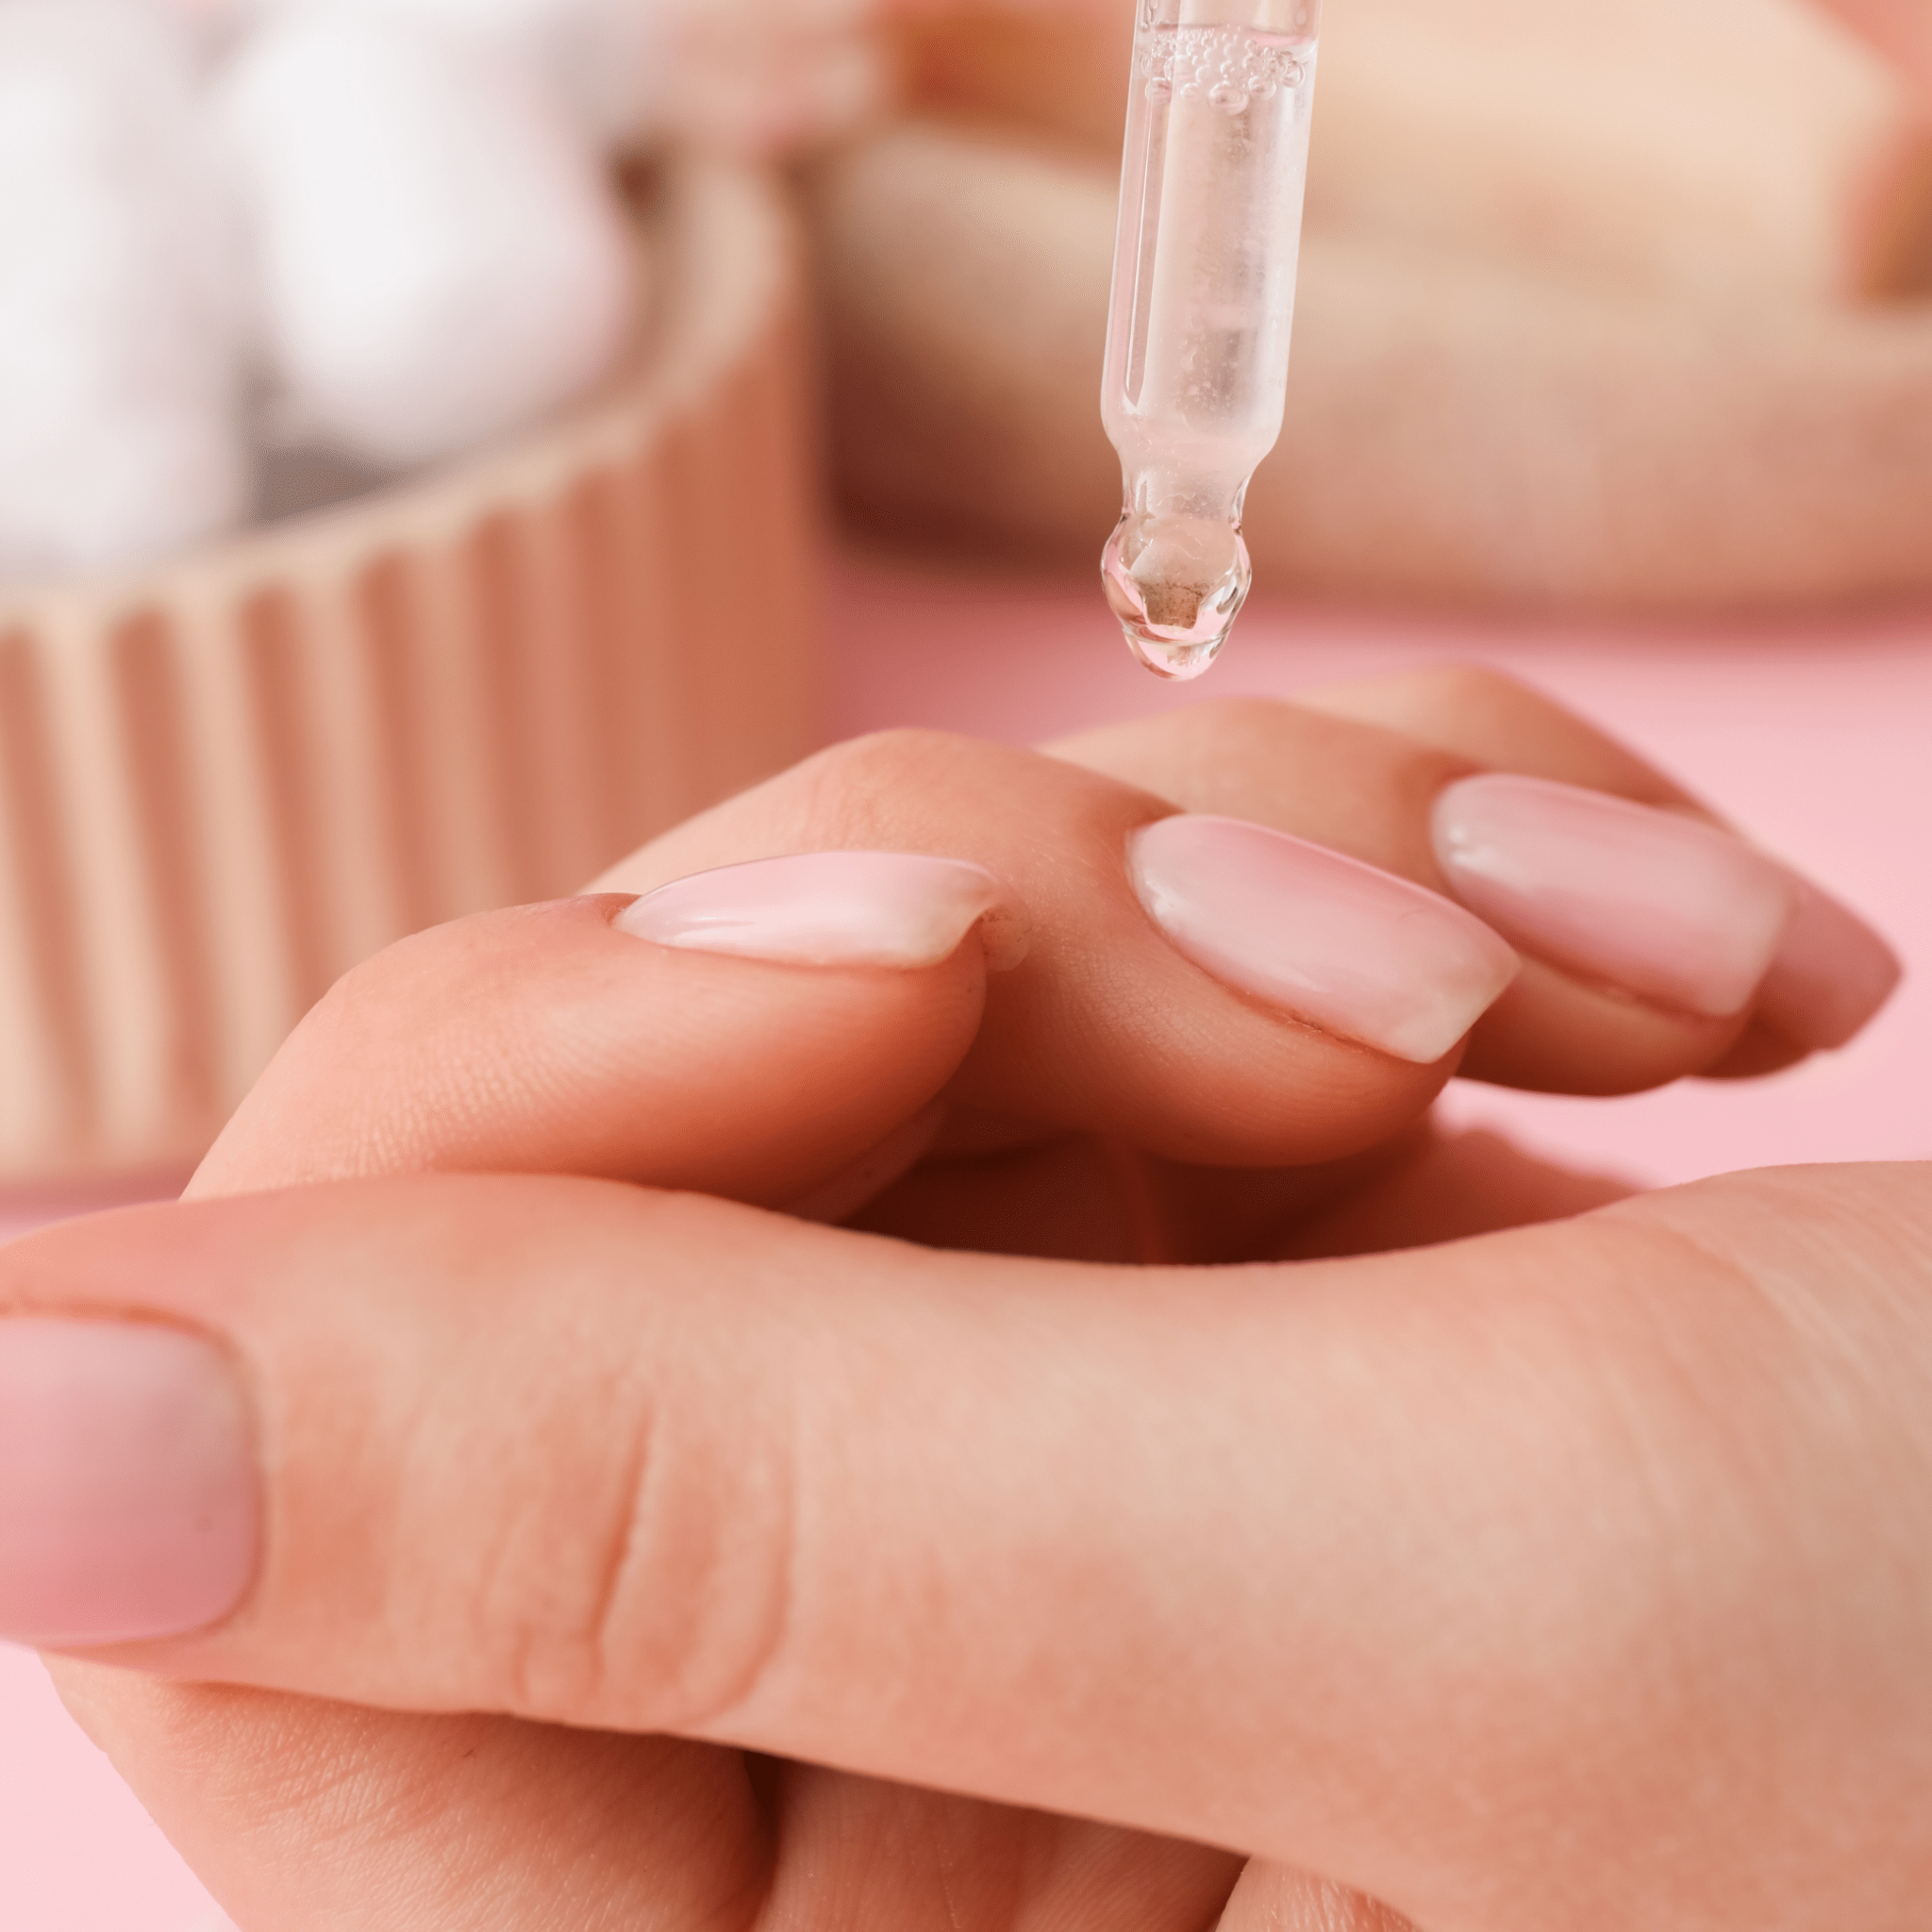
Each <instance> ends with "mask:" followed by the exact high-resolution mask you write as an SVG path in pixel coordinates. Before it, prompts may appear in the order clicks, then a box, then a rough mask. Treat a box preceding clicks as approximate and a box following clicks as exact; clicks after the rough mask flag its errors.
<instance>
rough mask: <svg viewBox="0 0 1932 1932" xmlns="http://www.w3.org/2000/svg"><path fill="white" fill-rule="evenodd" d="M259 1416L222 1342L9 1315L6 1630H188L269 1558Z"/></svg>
mask: <svg viewBox="0 0 1932 1932" xmlns="http://www.w3.org/2000/svg"><path fill="white" fill-rule="evenodd" d="M259 1519H260V1499H259V1486H258V1477H257V1474H256V1463H255V1453H254V1446H253V1441H252V1431H251V1429H250V1425H249V1420H248V1415H247V1411H246V1407H245V1405H244V1403H243V1400H242V1392H241V1389H240V1387H239V1385H238V1383H237V1381H236V1378H235V1374H234V1372H233V1370H232V1368H231V1367H230V1365H229V1364H228V1362H227V1361H226V1360H225V1357H223V1356H222V1354H221V1353H220V1351H219V1350H218V1349H216V1348H215V1347H214V1346H213V1345H212V1344H210V1343H209V1342H208V1341H203V1340H201V1339H200V1338H199V1337H197V1336H194V1335H191V1334H188V1333H186V1332H184V1331H182V1330H180V1329H176V1328H166V1327H161V1326H158V1325H156V1324H142V1323H135V1322H113V1321H98V1322H95V1321H70V1320H59V1319H52V1318H45V1317H39V1316H25V1315H16V1316H9V1317H6V1318H4V1319H0V1636H5V1637H8V1638H10V1639H12V1640H13V1641H16V1642H22V1643H34V1644H40V1645H43V1646H49V1647H52V1646H57V1645H77V1644H95V1643H115V1642H122V1641H131V1640H134V1639H137V1638H153V1637H168V1636H175V1635H177V1634H179V1633H180V1632H183V1631H188V1630H194V1629H199V1628H200V1627H201V1626H202V1625H204V1624H211V1623H213V1622H215V1621H216V1620H217V1619H218V1618H220V1617H222V1616H224V1615H225V1614H226V1613H227V1612H228V1611H229V1610H231V1609H232V1608H233V1607H235V1605H236V1604H237V1603H238V1602H239V1601H240V1599H241V1597H242V1593H243V1591H245V1590H246V1589H247V1587H248V1583H249V1579H250V1578H251V1577H252V1575H253V1574H254V1571H255V1562H256V1554H257V1548H258V1541H259Z"/></svg>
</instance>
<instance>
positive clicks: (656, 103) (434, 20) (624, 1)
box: [260, 0, 675, 149]
mask: <svg viewBox="0 0 1932 1932" xmlns="http://www.w3.org/2000/svg"><path fill="white" fill-rule="evenodd" d="M260 4H261V5H263V6H270V7H272V6H275V5H278V4H289V0H260ZM295 4H300V5H330V4H342V5H348V6H352V7H361V8H368V9H371V10H375V11H379V12H382V13H387V14H394V15H396V16H398V17H400V18H402V19H404V20H406V21H416V22H419V23H422V24H425V25H429V26H431V27H433V28H435V29H436V30H437V31H438V32H441V33H444V34H447V35H448V36H450V37H451V38H452V39H454V40H458V41H460V42H462V43H463V44H464V45H466V46H473V47H476V48H479V49H480V50H481V51H483V52H484V53H486V54H488V55H491V56H492V57H494V58H498V59H502V60H507V61H508V62H510V63H511V64H512V65H514V66H516V67H518V68H519V69H521V70H522V71H523V72H524V73H525V74H526V75H529V77H530V78H531V79H533V80H535V81H537V82H538V83H539V84H540V85H541V86H542V87H544V88H545V89H546V90H547V91H548V92H549V93H550V95H551V97H552V99H553V100H554V101H555V102H556V103H557V104H558V107H560V108H562V109H563V111H564V112H565V114H566V115H567V116H568V117H569V119H570V121H571V123H572V125H574V126H575V127H576V129H577V130H578V132H579V133H581V134H582V135H583V136H584V138H585V139H586V140H588V141H591V142H594V143H595V144H596V145H597V146H599V147H601V148H605V149H613V148H620V147H623V146H625V145H626V144H627V143H629V142H632V141H634V140H636V139H637V138H638V137H639V136H640V135H641V134H643V133H645V132H647V131H648V130H649V128H650V127H651V126H652V125H655V124H656V122H657V121H658V119H659V118H661V116H660V102H661V90H662V87H663V84H664V68H665V50H664V46H663V27H664V21H665V18H666V12H667V8H669V7H671V6H673V5H675V0H295Z"/></svg>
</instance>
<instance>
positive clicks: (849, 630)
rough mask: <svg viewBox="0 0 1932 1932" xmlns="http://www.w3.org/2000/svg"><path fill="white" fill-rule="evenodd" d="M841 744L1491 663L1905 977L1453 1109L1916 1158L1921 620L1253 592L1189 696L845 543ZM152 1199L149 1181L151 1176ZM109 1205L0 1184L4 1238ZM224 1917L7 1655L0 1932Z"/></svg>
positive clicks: (1039, 593) (1078, 617) (1925, 690)
mask: <svg viewBox="0 0 1932 1932" xmlns="http://www.w3.org/2000/svg"><path fill="white" fill-rule="evenodd" d="M833 588H834V591H835V596H836V604H835V612H836V626H835V629H836V639H835V646H834V662H833V691H832V712H831V724H832V726H833V730H834V735H836V736H841V737H843V736H848V735H850V734H852V733H855V732H859V731H866V730H873V729H876V728H878V727H881V726H884V725H889V724H928V725H936V726H941V727H943V728H946V729H950V730H958V731H968V732H974V733H979V734H982V735H986V736H991V737H999V738H1008V739H1018V740H1027V739H1035V738H1041V737H1045V736H1048V735H1050V734H1051V733H1054V732H1056V731H1064V730H1071V729H1073V728H1074V727H1075V726H1078V725H1081V724H1092V723H1098V722H1101V721H1104V720H1108V719H1117V718H1125V717H1130V716H1137V715H1141V714H1145V713H1150V712H1154V711H1158V710H1162V709H1165V708H1170V707H1173V706H1176V705H1186V704H1192V703H1197V702H1200V701H1201V700H1202V699H1204V698H1209V697H1214V696H1217V695H1223V694H1228V693H1234V692H1249V693H1256V692H1258V693H1264V694H1269V695H1274V696H1290V695H1292V694H1293V692H1294V691H1297V690H1301V689H1304V688H1306V687H1307V686H1310V685H1314V684H1319V683H1322V682H1324V681H1331V680H1335V679H1340V678H1348V677H1358V676H1366V675H1371V674H1374V673H1376V672H1381V671H1388V670H1393V669H1396V668H1399V667H1401V666H1403V665H1409V664H1417V663H1425V662H1443V661H1450V660H1471V659H1474V660H1480V661H1483V662H1486V663H1490V664H1493V665H1496V666H1498V667H1500V668H1502V669H1505V670H1507V671H1511V672H1514V673H1515V674H1517V675H1520V676H1523V677H1524V678H1527V679H1529V680H1530V681H1531V682H1533V683H1535V684H1538V685H1540V686H1541V688H1542V689H1544V690H1545V691H1550V692H1551V693H1553V694H1554V695H1556V696H1557V697H1559V698H1561V699H1563V700H1565V701H1566V702H1568V703H1570V704H1573V705H1574V706H1576V707H1578V708H1581V709H1583V710H1585V711H1587V712H1589V713H1590V714H1591V716H1593V717H1595V718H1596V719H1598V720H1600V721H1601V722H1603V723H1604V724H1607V725H1608V726H1610V727H1611V728H1612V729H1613V730H1615V731H1617V732H1619V733H1620V734H1621V735H1622V736H1624V738H1625V739H1627V740H1628V741H1630V742H1631V743H1633V744H1634V745H1636V746H1638V747H1639V748H1640V749H1641V750H1642V751H1644V752H1645V753H1647V754H1648V755H1650V756H1651V757H1652V758H1655V759H1657V761H1658V762H1660V763H1662V764H1664V765H1666V766H1668V767H1670V768H1671V769H1672V770H1674V771H1675V772H1676V773H1677V774H1679V775H1680V776H1682V777H1684V778H1685V779H1687V780H1688V781H1689V782H1691V784H1692V785H1693V786H1695V787H1696V788H1697V789H1698V790H1699V791H1702V792H1703V793H1704V794H1705V796H1706V797H1707V798H1709V799H1710V800H1711V801H1712V802H1713V803H1715V804H1716V805H1718V806H1719V807H1721V808H1723V809H1724V810H1725V811H1726V812H1728V813H1730V814H1731V815H1732V816H1733V817H1734V818H1736V819H1737V820H1738V821H1739V822H1740V824H1742V825H1744V826H1745V827H1747V828H1748V829H1749V830H1750V831H1751V832H1752V833H1753V834H1754V835H1755V836H1756V837H1757V839H1759V840H1760V841H1763V842H1764V843H1766V844H1768V845H1770V846H1772V847H1773V848H1774V849H1775V850H1777V851H1778V852H1780V853H1782V854H1783V855H1784V856H1785V857H1787V858H1790V859H1792V860H1794V861H1795V862H1796V863H1798V864H1799V865H1801V866H1803V867H1805V868H1807V869H1808V870H1810V871H1812V872H1813V873H1815V874H1818V875H1819V876H1820V877H1821V878H1822V879H1823V880H1824V882H1826V883H1827V884H1829V885H1830V886H1831V887H1832V888H1833V889H1834V890H1835V891H1839V892H1840V893H1841V894H1842V895H1843V896H1844V897H1845V898H1847V899H1848V900H1850V901H1851V902H1852V903H1853V904H1854V905H1855V906H1857V908H1859V909H1860V910H1862V911H1864V912H1865V913H1867V914H1868V915H1869V916H1871V917H1872V918H1874V920H1876V922H1877V923H1878V924H1880V925H1881V926H1882V927H1883V928H1884V930H1885V931H1886V933H1887V934H1888V936H1889V937H1890V939H1891V941H1893V943H1894V944H1895V945H1896V946H1897V947H1898V948H1899V950H1900V951H1901V952H1902V953H1903V954H1904V956H1905V958H1906V960H1907V980H1906V984H1905V986H1904V987H1903V988H1902V990H1901V991H1900V992H1899V994H1898V996H1897V997H1896V999H1895V1000H1894V1001H1893V1003H1892V1005H1891V1007H1890V1008H1889V1009H1888V1011H1887V1012H1886V1013H1885V1014H1884V1015H1882V1016H1881V1018H1880V1019H1879V1021H1878V1022H1877V1024H1875V1025H1874V1026H1873V1027H1872V1028H1871V1030H1870V1031H1869V1033H1867V1034H1866V1035H1865V1036H1864V1037H1863V1038H1861V1039H1860V1040H1858V1041H1855V1042H1854V1043H1853V1045H1852V1046H1850V1047H1849V1048H1847V1049H1846V1050H1845V1051H1844V1052H1842V1053H1840V1054H1836V1055H1826V1056H1823V1057H1821V1058H1817V1059H1815V1060H1813V1061H1812V1062H1810V1063H1808V1064H1807V1065H1806V1066H1804V1067H1802V1068H1799V1069H1797V1070H1795V1071H1793V1072H1792V1073H1790V1074H1784V1075H1782V1076H1780V1077H1778V1078H1776V1079H1774V1080H1771V1081H1768V1082H1760V1083H1756V1084H1754V1085H1751V1086H1749V1087H1730V1086H1721V1085H1710V1086H1701V1085H1697V1084H1694V1083H1691V1084H1686V1085H1684V1086H1681V1087H1677V1088H1674V1089H1671V1090H1669V1091H1665V1092H1662V1093H1657V1094H1650V1095H1644V1096H1641V1097H1639V1098H1635V1099H1630V1100H1623V1101H1614V1102H1607V1103H1606V1102H1577V1101H1566V1100H1556V1099H1549V1098H1544V1097H1535V1096H1525V1095H1519V1094H1506V1093H1500V1092H1496V1091H1492V1090H1490V1089H1486V1088H1481V1087H1475V1086H1468V1085H1463V1084H1461V1083H1458V1084H1457V1086H1456V1087H1455V1088H1453V1089H1452V1091H1451V1093H1450V1095H1449V1097H1448V1099H1447V1100H1446V1101H1445V1102H1444V1106H1445V1108H1447V1110H1448V1111H1449V1112H1450V1113H1451V1114H1452V1115H1453V1116H1454V1117H1455V1118H1457V1119H1459V1120H1465V1121H1481V1122H1485V1123H1490V1124H1496V1125H1500V1126H1502V1127H1504V1128H1506V1129H1507V1130H1508V1131H1510V1132H1512V1133H1514V1134H1515V1135H1516V1136H1517V1137H1518V1138H1519V1139H1521V1140H1524V1141H1530V1142H1533V1143H1535V1144H1537V1145H1538V1146H1541V1147H1542V1148H1544V1149H1548V1150H1552V1151H1555V1152H1559V1153H1563V1154H1567V1155H1570V1156H1572V1157H1574V1158H1576V1159H1578V1160H1580V1161H1585V1162H1588V1163H1590V1164H1591V1165H1594V1166H1597V1167H1601V1168H1614V1169H1617V1170H1619V1171H1621V1172H1624V1173H1626V1174H1632V1175H1637V1176H1640V1177H1642V1178H1646V1179H1649V1180H1654V1181H1672V1180H1680V1179H1688V1178H1691V1177H1693V1176H1695V1175H1698V1174H1711V1173H1718V1172H1722V1171H1724V1170H1725V1169H1729V1168H1735V1167H1747V1166H1761V1165H1767V1164H1772V1163H1776V1162H1781V1161H1811V1160H1877V1159H1900V1158H1907V1159H1910V1158H1928V1157H1932V1105H1928V1103H1927V1102H1926V1101H1925V1100H1924V1097H1923V1089H1924V1071H1925V1070H1926V1069H1928V1068H1932V979H1928V977H1927V975H1926V972H1925V969H1926V967H1927V966H1928V965H1932V876H1928V867H1927V863H1926V858H1925V845H1926V843H1927V841H1928V838H1932V613H1927V614H1909V613H1907V614H1900V615H1892V616H1886V617H1877V618H1861V619H1857V620H1846V621H1839V622H1825V621H1822V620H1820V621H1810V622H1806V623H1804V624H1790V625H1778V626H1771V627H1757V628H1753V629H1744V628H1737V627H1734V628H1729V629H1717V628H1709V627H1685V626H1678V627H1671V628H1657V629H1653V630H1649V631H1645V632H1642V633H1641V634H1639V633H1631V632H1628V631H1621V630H1617V629H1612V628H1609V627H1605V626H1591V625H1547V624H1542V625H1504V624H1496V623H1489V622H1478V621H1474V620H1469V621H1459V620H1458V621H1447V620H1442V619H1424V618H1397V617H1364V616H1353V615H1347V614H1342V613H1339V612H1334V611H1319V610H1301V609H1297V608H1295V607H1293V606H1292V605H1290V604H1286V603H1282V602H1271V601H1270V600H1268V599H1267V598H1265V597H1263V598H1259V599H1257V601H1256V603H1255V604H1253V605H1252V606H1251V607H1250V608H1249V611H1248V613H1247V614H1246V615H1245V616H1244V617H1243V618H1242V620H1241V625H1240V627H1239V629H1238V630H1237V632H1236V635H1235V638H1234V641H1233V642H1232V643H1231V644H1230V645H1229V647H1228V652H1227V656H1226V658H1225V659H1224V662H1223V663H1222V664H1221V665H1219V666H1217V668H1216V669H1215V671H1214V672H1213V673H1212V675H1210V677H1209V678H1208V682H1207V683H1206V685H1205V686H1203V685H1195V686H1191V687H1173V686H1163V685H1161V684H1158V683H1157V682H1156V680H1155V679H1153V678H1152V677H1150V676H1149V675H1147V674H1146V673H1145V672H1142V671H1140V670H1138V669H1136V668H1135V667H1134V666H1133V665H1132V664H1131V663H1130V662H1129V661H1128V659H1127V657H1126V653H1125V650H1124V647H1123V645H1122V643H1121V641H1120V635H1119V632H1118V631H1117V630H1116V629H1115V628H1114V626H1113V625H1112V622H1111V620H1110V619H1109V618H1108V615H1107V612H1106V609H1105V608H1104V607H1103V606H1102V604H1101V601H1100V595H1099V587H1098V584H1097V582H1095V581H1092V580H1090V578H1089V577H1088V576H1087V575H1086V574H1085V573H1084V572H1082V573H1079V574H1077V575H1074V574H1068V575H1065V576H1064V577H1062V578H1060V579H1058V580H1041V579H1030V580H1021V579H1005V580H1000V579H987V578H975V577H970V576H965V575H952V574H948V573H945V572H941V571H937V570H927V569H914V568H911V567H908V566H906V565H903V564H897V563H891V562H887V561H880V560H875V559H860V558H854V559H848V560H847V561H845V562H843V563H841V565H839V566H838V568H837V569H836V571H835V576H834V585H833ZM147 1191H148V1192H153V1191H157V1189H155V1188H150V1189H149V1190H147ZM92 1205H102V1204H99V1203H96V1202H93V1201H88V1200H82V1199H78V1198H73V1197H70V1198H68V1199H66V1200H58V1199H52V1198H45V1199H42V1200H40V1201H21V1200H16V1201H14V1202H12V1203H10V1204H9V1203H7V1202H4V1201H0V1235H4V1234H5V1233H8V1232H13V1231H18V1230H19V1229H20V1228H21V1227H23V1226H25V1225H27V1224H31V1223H32V1222H33V1221H35V1220H41V1219H45V1218H47V1216H48V1214H49V1213H54V1212H61V1211H66V1212H72V1211H75V1209H76V1208H81V1207H86V1206H92ZM0 1925H4V1926H5V1928H6V1932H216V1928H218V1927H221V1926H223V1925H225V1920H223V1919H222V1918H221V1917H220V1915H219V1914H218V1913H217V1912H216V1910H215V1908H214V1907H213V1906H212V1904H211V1903H210V1902H209V1901H208V1898H207V1896H206V1894H205V1893H203V1892H202V1891H201V1890H200V1889H199V1888H198V1887H197V1886H196V1885H195V1883H194V1881H193V1880H192V1877H190V1876H189V1874H187V1872H186V1871H185V1870H184V1869H183V1868H182V1866H181V1865H180V1863H179V1861H178V1860H177V1859H175V1857H174V1855H173V1853H172V1852H170V1850H169V1849H168V1847H167V1845H166V1843H165V1841H164V1840H162V1839H161V1837H160V1835H159V1833H158V1832H157V1831H156V1830H155V1828H154V1826H153V1825H152V1824H149V1823H148V1822H147V1820H146V1819H145V1817H144V1816H143V1815H142V1812H141V1810H140V1808H139V1807H137V1806H136V1805H135V1804H134V1802H133V1800H132V1799H131V1798H130V1797H129V1796H128V1795H127V1792H126V1790H125V1788H124V1787H123V1786H121V1785H120V1783H119V1782H118V1780H117V1779H116V1778H115V1777H114V1775H113V1774H112V1772H111V1771H109V1770H108V1767H107V1764H106V1762H105V1760H104V1759H103V1758H102V1757H100V1756H99V1754H98V1753H96V1752H95V1751H94V1750H93V1747H92V1745H90V1744H89V1743H88V1742H87V1741H86V1740H85V1739H84V1738H82V1737H81V1735H80V1733H79V1732H78V1731H77V1730H76V1729H75V1727H74V1725H73V1724H71V1723H70V1722H69V1721H68V1719H67V1718H66V1717H65V1715H64V1713H62V1712H61V1710H60V1708H59V1707H58V1704H57V1703H56V1702H55V1700H54V1697H53V1693H52V1691H51V1689H50V1688H49V1687H48V1685H47V1681H46V1678H45V1676H44V1674H42V1671H41V1670H40V1667H39V1665H38V1664H37V1663H36V1662H35V1661H34V1659H33V1658H31V1657H27V1656H26V1655H25V1654H24V1653H21V1652H17V1651H9V1650H8V1649H6V1648H5V1647H4V1646H0Z"/></svg>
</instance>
